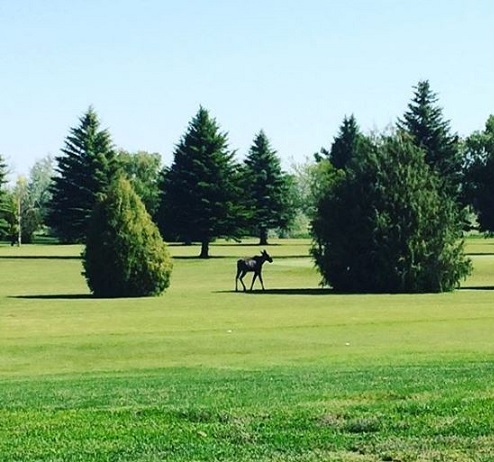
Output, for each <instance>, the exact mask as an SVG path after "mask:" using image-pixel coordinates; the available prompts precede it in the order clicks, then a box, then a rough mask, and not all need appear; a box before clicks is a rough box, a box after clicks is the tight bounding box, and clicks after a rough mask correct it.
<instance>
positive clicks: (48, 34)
mask: <svg viewBox="0 0 494 462" xmlns="http://www.w3.org/2000/svg"><path fill="white" fill-rule="evenodd" d="M493 43H494V1H493V0H303V1H302V0H132V1H131V0H31V1H28V0H0V63H1V67H0V88H1V95H2V97H1V106H0V153H1V154H2V155H3V156H4V157H5V158H6V160H7V162H8V164H9V165H10V166H11V168H12V170H13V172H14V173H15V174H26V173H28V171H29V169H30V167H31V166H32V165H33V164H34V162H35V161H36V160H37V159H40V158H42V157H44V156H46V155H47V154H52V155H57V154H58V153H59V149H60V148H61V147H62V146H63V142H64V138H65V137H66V135H67V134H68V130H69V128H70V127H73V126H75V125H77V124H78V118H79V116H81V115H82V113H83V112H84V111H86V109H87V108H88V107H89V106H90V105H93V106H94V107H95V109H96V111H97V112H98V114H99V116H100V118H101V120H102V123H103V126H104V127H106V128H108V129H109V130H110V132H111V134H112V137H113V141H114V143H115V144H116V145H117V146H118V147H122V148H124V149H127V150H131V151H133V150H147V151H153V152H159V153H160V154H161V155H162V156H163V161H164V163H165V164H169V163H170V162H171V159H172V152H173V148H174V145H175V143H177V142H178V140H179V139H180V137H181V135H182V134H183V133H184V131H185V129H186V127H187V124H188V122H189V121H190V119H191V118H192V116H193V115H195V113H196V112H197V110H198V108H199V105H201V104H202V105H203V106H205V107H206V108H207V109H208V110H209V111H210V113H211V114H212V115H213V116H214V117H215V118H216V120H217V121H218V123H219V124H220V125H221V127H222V129H223V130H224V131H226V132H228V133H229V140H230V146H231V147H232V148H234V149H237V151H238V157H239V159H241V158H242V157H243V156H245V154H246V152H247V151H248V149H249V146H250V144H251V142H252V139H253V138H254V135H255V134H256V133H257V132H258V131H259V130H260V129H261V128H262V129H264V131H265V132H266V133H267V135H268V137H269V138H270V140H271V142H272V145H273V147H274V148H275V149H276V150H277V151H278V153H279V155H280V157H281V158H282V159H283V162H284V165H285V166H289V165H290V162H291V161H292V160H295V161H297V162H299V161H303V160H304V159H305V158H306V156H311V155H312V153H314V152H315V151H317V150H318V149H319V148H320V147H321V146H326V147H329V146H330V144H331V141H332V139H333V137H334V136H335V134H336V133H337V130H338V128H339V126H340V124H341V122H342V119H343V117H344V116H345V115H349V114H352V113H353V114H355V116H356V118H357V121H358V122H359V124H360V126H361V128H362V130H363V131H369V130H373V129H382V128H384V127H386V125H388V124H390V123H394V122H395V121H396V118H397V117H399V116H401V115H402V114H403V112H404V111H405V109H406V105H407V104H408V103H409V101H410V99H411V97H412V92H413V90H412V86H413V85H415V84H416V83H417V82H418V81H419V80H423V79H429V81H430V83H431V86H432V88H433V90H434V91H436V92H437V93H438V94H439V98H440V104H441V106H442V107H443V109H444V115H445V117H446V118H447V119H449V120H451V126H452V128H453V130H454V131H456V132H458V133H459V134H460V135H467V134H469V133H471V132H472V131H474V130H478V129H482V128H483V126H484V123H485V121H486V119H487V117H488V116H489V114H492V113H494V52H493V45H492V44H493Z"/></svg>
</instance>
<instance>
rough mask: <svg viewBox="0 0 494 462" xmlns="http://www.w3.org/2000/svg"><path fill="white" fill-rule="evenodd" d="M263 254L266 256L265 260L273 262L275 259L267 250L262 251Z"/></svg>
mask: <svg viewBox="0 0 494 462" xmlns="http://www.w3.org/2000/svg"><path fill="white" fill-rule="evenodd" d="M261 255H262V256H263V257H264V260H266V261H268V262H269V263H273V259H272V258H271V256H270V255H269V254H268V253H267V252H266V251H265V250H263V251H262V252H261Z"/></svg>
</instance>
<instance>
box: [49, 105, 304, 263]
mask: <svg viewBox="0 0 494 462" xmlns="http://www.w3.org/2000/svg"><path fill="white" fill-rule="evenodd" d="M56 161H57V167H56V175H55V176H54V177H53V183H52V185H51V187H50V193H51V201H50V209H49V212H48V214H47V217H46V223H47V224H48V225H49V226H50V227H51V229H52V230H53V231H54V233H55V234H56V235H57V236H58V237H59V238H60V240H61V241H62V242H67V243H69V242H83V241H84V240H85V237H86V232H87V223H88V219H89V216H90V215H91V213H92V210H93V208H94V204H95V203H96V202H97V199H98V196H99V195H101V194H102V193H103V192H104V191H105V190H106V188H107V187H108V185H109V183H110V182H111V180H112V179H113V178H115V177H117V176H119V175H120V174H122V175H123V176H125V177H126V178H127V179H129V180H130V181H131V183H132V184H133V186H134V189H135V191H136V193H137V194H138V195H139V196H140V198H141V200H142V201H143V202H144V204H145V206H146V209H147V211H148V213H149V214H150V215H151V216H152V217H153V219H154V220H155V221H156V223H157V224H158V225H159V228H160V230H161V232H162V234H163V236H165V238H166V239H167V240H173V241H183V242H186V243H190V242H200V243H201V244H202V247H201V255H200V256H201V257H205V258H206V257H208V256H209V243H210V242H212V241H213V240H214V239H216V238H217V237H221V236H225V237H230V238H240V237H241V236H242V235H245V234H250V233H257V234H258V235H259V236H260V242H261V243H263V244H266V243H267V236H268V230H269V229H272V228H274V227H283V226H288V224H289V223H290V221H291V217H292V215H293V213H294V207H293V206H292V204H291V203H290V202H289V200H290V198H291V197H292V195H291V194H290V193H289V191H290V187H291V185H292V181H291V177H290V176H289V175H288V174H286V173H285V172H283V171H282V169H281V166H280V161H279V158H278V157H277V155H276V152H275V151H274V150H273V149H272V148H271V146H270V143H269V140H268V138H267V136H266V135H265V133H264V132H262V131H261V132H259V134H258V135H257V136H256V138H255V140H254V143H253V146H252V148H251V149H250V152H249V154H248V156H247V158H246V159H245V162H244V163H243V164H238V163H237V162H236V161H235V159H234V152H233V151H231V150H230V149H229V147H228V141H227V135H226V134H225V133H222V132H221V131H220V128H219V126H218V124H217V123H216V121H215V120H214V119H213V118H212V117H211V116H210V115H209V113H208V111H207V110H206V109H204V108H202V107H201V108H200V109H199V111H198V113H197V114H196V116H195V117H194V118H193V119H192V121H191V122H190V123H189V127H188V129H187V131H186V133H185V134H184V135H183V137H182V139H181V140H180V141H179V143H178V144H177V147H176V149H175V152H174V160H173V163H172V165H171V166H170V167H165V168H163V169H162V170H161V171H159V170H158V167H159V156H157V155H154V154H148V153H137V154H136V155H132V154H129V153H127V152H123V151H115V150H114V148H113V144H112V141H111V137H110V134H109V133H108V131H107V130H101V129H100V123H99V120H98V117H97V114H96V112H95V111H94V110H93V109H92V108H90V109H89V110H88V112H87V113H86V114H84V116H83V117H82V118H81V119H80V125H79V126H77V127H75V128H73V129H71V133H70V135H69V136H68V137H67V139H66V141H65V146H64V148H63V149H62V155H61V156H59V157H57V158H56Z"/></svg>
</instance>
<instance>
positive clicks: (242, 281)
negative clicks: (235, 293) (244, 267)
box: [239, 271, 247, 292]
mask: <svg viewBox="0 0 494 462" xmlns="http://www.w3.org/2000/svg"><path fill="white" fill-rule="evenodd" d="M241 273H242V274H240V277H239V279H240V283H241V284H242V287H243V288H244V292H245V291H246V290H247V287H245V284H244V276H245V275H246V274H247V272H246V271H242V272H241Z"/></svg>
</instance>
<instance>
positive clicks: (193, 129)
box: [157, 107, 241, 258]
mask: <svg viewBox="0 0 494 462" xmlns="http://www.w3.org/2000/svg"><path fill="white" fill-rule="evenodd" d="M240 210H241V206H240V191H239V185H238V166H237V165H236V163H235V162H234V153H233V152H231V151H230V150H229V149H228V139H227V135H226V134H225V133H221V132H220V128H219V125H218V124H217V122H216V120H215V119H213V118H212V117H211V116H210V115H209V113H208V111H207V110H206V109H204V108H203V107H200V109H199V111H198V112H197V114H196V115H195V116H194V117H193V118H192V120H191V122H190V123H189V126H188V128H187V131H186V132H185V134H184V135H183V136H182V138H181V140H180V142H179V143H178V145H177V147H176V149H175V152H174V158H173V163H172V165H171V166H170V167H169V168H166V169H164V171H163V183H162V199H161V206H160V210H159V212H158V216H157V221H158V223H159V226H160V230H161V232H162V234H163V236H164V237H165V239H176V240H181V241H183V242H186V243H191V242H200V243H201V253H200V255H199V256H200V257H201V258H208V257H209V244H210V243H211V242H212V241H213V240H214V239H216V238H218V237H237V236H238V235H239V233H240V227H241V219H240Z"/></svg>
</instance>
